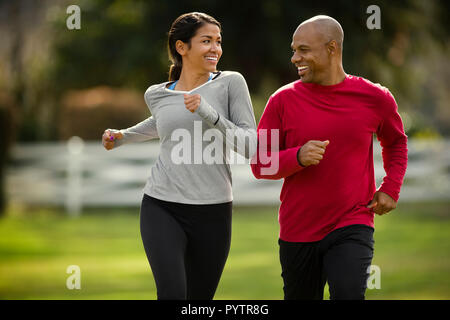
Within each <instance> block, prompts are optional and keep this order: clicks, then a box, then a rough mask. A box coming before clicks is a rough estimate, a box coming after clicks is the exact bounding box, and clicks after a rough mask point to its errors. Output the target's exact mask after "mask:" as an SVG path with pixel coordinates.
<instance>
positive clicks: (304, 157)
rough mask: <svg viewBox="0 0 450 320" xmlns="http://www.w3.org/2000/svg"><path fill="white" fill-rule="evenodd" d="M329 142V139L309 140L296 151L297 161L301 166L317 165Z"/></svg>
mask: <svg viewBox="0 0 450 320" xmlns="http://www.w3.org/2000/svg"><path fill="white" fill-rule="evenodd" d="M329 143H330V141H329V140H326V141H318V140H309V141H308V142H307V143H305V144H304V145H303V146H302V147H301V148H300V152H298V162H299V163H300V164H301V165H302V166H303V167H308V166H310V165H318V164H319V162H320V161H321V160H322V159H323V155H324V153H325V149H326V148H327V146H328V144H329Z"/></svg>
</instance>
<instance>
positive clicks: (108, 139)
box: [102, 130, 123, 150]
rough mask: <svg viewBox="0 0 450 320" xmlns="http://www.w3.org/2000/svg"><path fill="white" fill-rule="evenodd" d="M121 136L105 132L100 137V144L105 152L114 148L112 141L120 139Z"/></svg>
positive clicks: (119, 133)
mask: <svg viewBox="0 0 450 320" xmlns="http://www.w3.org/2000/svg"><path fill="white" fill-rule="evenodd" d="M122 138H123V134H122V133H121V132H115V133H114V132H112V131H111V130H105V132H104V133H103V136H102V143H103V146H104V147H105V149H106V150H111V149H112V148H114V141H116V139H122Z"/></svg>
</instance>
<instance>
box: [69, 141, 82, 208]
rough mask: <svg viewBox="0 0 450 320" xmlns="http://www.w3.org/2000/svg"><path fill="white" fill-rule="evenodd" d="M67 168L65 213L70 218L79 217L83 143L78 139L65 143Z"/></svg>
mask: <svg viewBox="0 0 450 320" xmlns="http://www.w3.org/2000/svg"><path fill="white" fill-rule="evenodd" d="M67 149H68V150H69V154H68V164H67V165H68V167H67V190H66V192H67V197H66V211H67V212H68V213H69V214H70V215H72V216H79V215H80V213H81V210H82V207H83V199H82V194H81V191H82V179H83V168H82V164H81V161H82V158H83V149H84V141H83V139H81V138H80V137H76V136H74V137H72V138H70V139H69V140H68V141H67Z"/></svg>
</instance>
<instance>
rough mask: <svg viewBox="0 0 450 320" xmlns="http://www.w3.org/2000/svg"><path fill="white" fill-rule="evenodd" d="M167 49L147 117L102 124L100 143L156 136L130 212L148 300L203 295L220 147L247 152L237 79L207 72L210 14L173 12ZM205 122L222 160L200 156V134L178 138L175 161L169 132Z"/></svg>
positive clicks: (217, 43)
mask: <svg viewBox="0 0 450 320" xmlns="http://www.w3.org/2000/svg"><path fill="white" fill-rule="evenodd" d="M167 47H168V53H169V58H170V60H171V61H172V66H171V68H170V71H169V81H168V82H164V83H160V84H156V85H153V86H151V87H149V88H148V89H147V91H146V92H145V95H144V97H145V101H146V103H147V106H148V108H149V110H150V112H151V113H152V117H150V118H148V119H146V120H144V121H142V122H141V123H138V124H137V125H135V126H134V127H131V128H128V129H125V130H120V131H119V130H112V129H108V130H106V131H105V133H104V135H103V144H104V146H105V148H106V149H108V150H109V149H113V148H115V147H118V146H120V145H122V144H125V143H129V142H137V141H146V140H150V139H155V138H160V141H161V144H160V145H161V149H160V155H159V157H158V159H157V161H156V163H155V165H154V166H153V167H152V168H151V174H150V177H149V179H148V180H147V184H146V186H145V187H144V197H143V199H142V204H141V215H140V219H141V221H140V222H141V236H142V241H143V243H144V248H145V251H146V254H147V257H148V260H149V262H150V266H151V268H152V271H153V275H154V278H155V282H156V288H157V295H158V299H202V300H204V299H212V298H213V297H214V294H215V291H216V288H217V286H218V284H219V280H220V277H221V275H222V270H223V268H224V266H225V262H226V260H227V258H228V252H229V249H230V242H231V212H232V200H233V193H232V189H231V170H230V161H229V160H230V152H229V150H230V149H232V150H234V151H235V152H237V153H238V154H240V155H242V156H244V157H245V158H247V159H250V158H251V157H252V155H253V153H254V152H255V151H256V141H257V138H256V123H255V116H254V113H253V107H252V103H251V99H250V94H249V92H248V87H247V83H246V82H245V79H244V77H243V76H242V75H241V74H239V73H237V72H232V71H223V72H220V71H218V70H217V64H218V62H219V60H220V57H221V56H222V37H221V26H220V23H219V22H217V21H216V20H215V19H214V18H212V17H211V16H208V15H206V14H204V13H199V12H193V13H187V14H183V15H181V16H180V17H178V18H177V19H176V20H175V21H174V22H173V24H172V26H171V28H170V31H169V36H168V44H167ZM209 129H216V132H217V134H216V135H215V137H214V138H215V140H217V141H214V142H217V143H218V144H220V145H222V144H223V145H226V148H217V149H215V151H214V152H215V154H214V157H215V158H218V159H219V160H223V161H216V162H211V161H207V160H206V159H202V154H203V153H204V151H205V150H206V151H207V150H208V148H210V141H208V140H206V141H200V143H196V142H195V139H190V138H188V139H184V140H183V141H182V144H183V145H186V144H187V146H186V148H183V159H185V158H186V161H183V162H182V163H180V162H179V161H177V159H179V152H178V151H177V150H178V149H179V140H178V139H176V137H175V138H174V133H176V132H178V131H179V130H182V131H183V132H185V133H187V135H186V136H189V137H195V136H198V135H199V134H200V136H202V135H203V133H202V132H204V131H206V132H208V130H209ZM206 132H205V133H206ZM233 133H234V134H233ZM111 137H112V139H111ZM230 138H232V139H230ZM177 148H178V149H177ZM185 150H192V152H190V151H189V152H186V153H185ZM192 159H193V160H192Z"/></svg>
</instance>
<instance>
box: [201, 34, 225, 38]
mask: <svg viewBox="0 0 450 320" xmlns="http://www.w3.org/2000/svg"><path fill="white" fill-rule="evenodd" d="M200 37H205V38H208V39H212V38H213V37H212V36H209V35H206V34H203V35H201V36H200ZM217 38H218V39H221V38H222V37H221V36H218V37H217Z"/></svg>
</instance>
